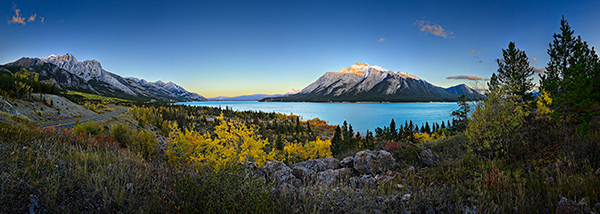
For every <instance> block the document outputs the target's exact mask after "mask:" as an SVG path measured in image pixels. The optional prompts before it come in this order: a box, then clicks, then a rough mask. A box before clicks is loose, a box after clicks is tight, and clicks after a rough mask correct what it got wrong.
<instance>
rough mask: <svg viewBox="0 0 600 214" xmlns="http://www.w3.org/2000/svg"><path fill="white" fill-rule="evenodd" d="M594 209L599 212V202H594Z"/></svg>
mask: <svg viewBox="0 0 600 214" xmlns="http://www.w3.org/2000/svg"><path fill="white" fill-rule="evenodd" d="M594 209H596V213H598V212H600V203H596V204H594Z"/></svg>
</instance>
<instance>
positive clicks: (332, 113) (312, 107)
mask: <svg viewBox="0 0 600 214" xmlns="http://www.w3.org/2000/svg"><path fill="white" fill-rule="evenodd" d="M179 104H185V105H192V106H209V107H221V108H223V109H225V107H228V108H230V109H233V110H237V111H247V110H251V111H262V112H277V113H283V114H287V115H289V114H292V113H293V114H294V115H298V116H300V118H301V119H302V120H308V119H313V118H317V117H318V118H319V119H322V120H326V121H328V122H329V124H330V125H341V124H342V123H344V120H345V121H347V122H348V123H349V124H351V125H352V128H353V129H354V130H355V131H359V132H361V133H363V134H364V133H365V132H366V130H367V129H368V130H370V131H373V130H375V128H377V127H381V128H383V126H389V125H390V122H391V120H392V118H394V121H395V122H396V127H400V125H401V124H404V121H405V120H407V121H409V120H412V121H413V122H414V123H415V124H417V125H418V126H419V127H421V125H422V124H425V122H429V125H430V126H431V124H432V123H435V122H437V123H439V124H441V122H442V121H445V122H446V121H448V120H450V121H452V117H451V116H450V113H451V112H452V111H454V110H457V109H458V104H456V103H294V102H258V101H207V102H183V103H179Z"/></svg>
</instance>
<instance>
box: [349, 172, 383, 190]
mask: <svg viewBox="0 0 600 214" xmlns="http://www.w3.org/2000/svg"><path fill="white" fill-rule="evenodd" d="M348 183H349V185H350V187H352V188H355V189H362V188H376V187H377V185H378V184H377V179H375V177H373V176H372V175H362V176H357V177H352V178H350V180H349V181H348Z"/></svg>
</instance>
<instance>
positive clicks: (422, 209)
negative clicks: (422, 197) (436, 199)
mask: <svg viewBox="0 0 600 214" xmlns="http://www.w3.org/2000/svg"><path fill="white" fill-rule="evenodd" d="M417 211H418V213H425V214H435V209H434V208H433V206H431V203H422V204H420V205H419V206H418V207H417Z"/></svg>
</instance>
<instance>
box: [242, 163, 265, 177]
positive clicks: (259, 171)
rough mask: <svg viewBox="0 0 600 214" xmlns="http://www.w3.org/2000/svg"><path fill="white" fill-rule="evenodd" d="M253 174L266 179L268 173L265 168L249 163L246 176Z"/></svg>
mask: <svg viewBox="0 0 600 214" xmlns="http://www.w3.org/2000/svg"><path fill="white" fill-rule="evenodd" d="M249 173H252V174H254V175H256V176H259V177H265V176H266V172H265V168H264V167H259V166H257V165H256V164H255V163H253V162H248V164H247V165H246V174H249Z"/></svg>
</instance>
